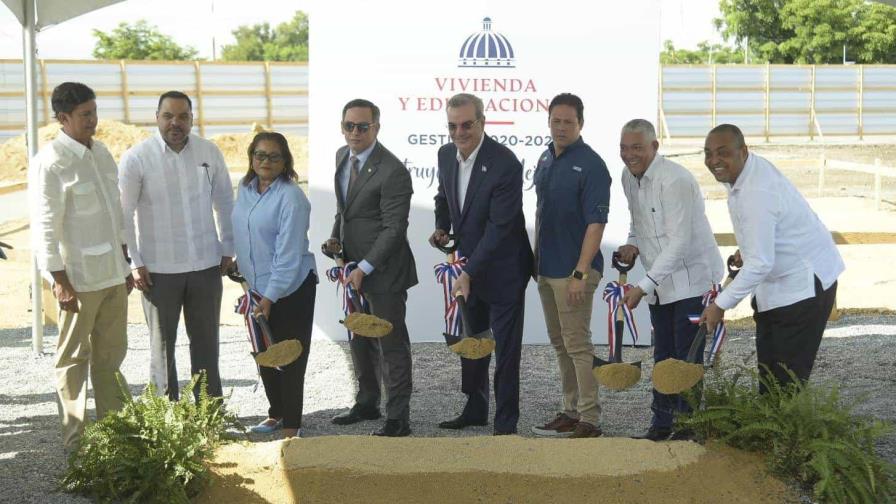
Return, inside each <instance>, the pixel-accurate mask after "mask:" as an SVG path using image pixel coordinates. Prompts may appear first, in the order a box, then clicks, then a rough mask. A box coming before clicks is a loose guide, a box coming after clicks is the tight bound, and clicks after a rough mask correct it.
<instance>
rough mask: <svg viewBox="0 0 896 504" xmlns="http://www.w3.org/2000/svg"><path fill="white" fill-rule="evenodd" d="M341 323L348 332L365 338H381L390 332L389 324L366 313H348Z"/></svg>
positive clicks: (390, 326) (390, 325) (390, 324)
mask: <svg viewBox="0 0 896 504" xmlns="http://www.w3.org/2000/svg"><path fill="white" fill-rule="evenodd" d="M342 323H343V325H345V328H346V329H348V330H349V331H351V332H353V333H355V334H357V335H358V336H364V337H366V338H382V337H384V336H386V335H387V334H389V333H391V332H392V323H391V322H389V321H388V320H383V319H381V318H379V317H377V316H375V315H369V314H367V313H358V312H353V313H349V314H348V316H347V317H345V321H343V322H342Z"/></svg>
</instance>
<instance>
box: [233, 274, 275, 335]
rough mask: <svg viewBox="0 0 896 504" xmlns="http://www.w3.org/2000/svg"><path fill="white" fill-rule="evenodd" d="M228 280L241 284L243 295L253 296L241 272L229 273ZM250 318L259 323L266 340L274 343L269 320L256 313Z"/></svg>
mask: <svg viewBox="0 0 896 504" xmlns="http://www.w3.org/2000/svg"><path fill="white" fill-rule="evenodd" d="M227 278H229V279H231V280H233V281H234V282H236V283H238V284H240V287H242V288H243V294H245V295H247V296H251V294H249V282H247V281H246V277H244V276H243V275H242V274H240V272H239V271H237V269H236V268H234V269H232V270H230V271H228V272H227ZM249 316H250V317H252V318H253V319H255V321H256V322H258V327H260V328H261V332H262V334H263V335H264V338H265V340H267V341H270V342H271V343H273V342H274V337H273V336H272V335H271V325H270V324H268V318H267V317H265V316H264V315H262V314H258V315H255V314H254V313H252V314H249Z"/></svg>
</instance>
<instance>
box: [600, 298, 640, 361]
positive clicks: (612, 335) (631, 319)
mask: <svg viewBox="0 0 896 504" xmlns="http://www.w3.org/2000/svg"><path fill="white" fill-rule="evenodd" d="M631 288H632V286H631V285H629V284H625V285H620V284H619V282H616V281H611V282H608V283H607V286H606V288H604V294H603V298H604V301H606V302H607V308H608V309H607V341H608V343H609V347H610V360H611V361H612V360H613V356H614V355H615V350H616V349H615V348H614V347H615V345H616V323H615V322H616V311H617V310H619V309H620V308H621V309H622V314H623V318H624V320H625V325H626V326H628V332H629V334H631V335H632V341H633V342H634V343H637V342H638V328H637V327H636V326H635V316H634V314H632V310H631V309H630V308H629V307H628V306H626V305H625V304H624V303H622V296H623V295H624V294H625V293H626V292H628V290H629V289H631ZM623 331H625V329H623Z"/></svg>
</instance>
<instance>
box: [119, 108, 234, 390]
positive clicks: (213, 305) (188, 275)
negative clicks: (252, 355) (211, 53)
mask: <svg viewBox="0 0 896 504" xmlns="http://www.w3.org/2000/svg"><path fill="white" fill-rule="evenodd" d="M156 122H157V123H158V126H159V130H158V132H157V133H156V134H155V135H153V136H152V137H151V138H148V139H146V140H144V141H143V142H141V143H140V144H138V145H136V146H134V147H132V148H131V149H130V150H128V151H127V152H126V153H125V154H124V155H123V156H122V158H121V179H120V181H119V184H120V186H121V204H122V207H123V208H124V225H125V236H126V238H127V242H128V248H129V250H130V252H131V258H132V259H133V265H132V267H133V268H134V277H135V280H136V287H137V289H139V290H140V291H141V292H143V313H144V315H145V316H146V324H147V325H148V326H149V331H150V378H151V380H152V383H154V384H155V386H156V388H157V390H158V392H159V393H163V391H165V392H167V394H168V397H170V398H171V399H172V400H177V398H178V396H179V388H178V383H177V367H176V365H175V359H174V349H175V343H176V340H177V326H178V322H179V319H180V313H181V309H183V313H184V323H185V324H186V327H187V337H188V338H189V339H190V364H191V374H194V375H195V374H197V373H199V372H200V371H202V370H205V372H206V376H207V379H208V382H207V390H208V392H209V394H211V395H214V396H220V395H221V378H220V375H219V373H218V324H219V321H220V317H221V292H222V289H223V285H222V283H221V275H222V272H224V271H226V270H227V268H229V267H230V264H231V263H232V262H233V260H232V257H233V230H232V225H231V220H230V212H231V210H232V209H233V188H232V185H231V183H230V174H229V173H228V171H227V165H226V164H225V163H224V157H223V156H222V155H221V151H220V150H219V149H218V147H217V146H215V144H213V143H212V142H210V141H208V140H205V139H204V138H200V137H199V136H197V135H193V134H191V133H190V129H191V128H192V126H193V111H192V103H191V102H190V98H189V97H188V96H187V95H185V94H183V93H181V92H179V91H168V92H167V93H164V94H163V95H162V96H161V97H160V98H159V106H158V110H157V111H156ZM135 214H136V217H137V225H136V226H135V225H134V215H135ZM215 217H217V226H216V222H215V221H216V219H215ZM193 393H194V395H195V396H196V397H197V398H198V395H199V388H198V387H197V388H196V389H194V391H193Z"/></svg>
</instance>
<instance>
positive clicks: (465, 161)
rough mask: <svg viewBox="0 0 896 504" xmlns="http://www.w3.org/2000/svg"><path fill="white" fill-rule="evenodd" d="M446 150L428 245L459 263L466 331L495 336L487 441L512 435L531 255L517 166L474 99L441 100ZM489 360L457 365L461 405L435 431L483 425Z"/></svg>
mask: <svg viewBox="0 0 896 504" xmlns="http://www.w3.org/2000/svg"><path fill="white" fill-rule="evenodd" d="M448 133H449V135H450V136H451V140H452V142H453V143H450V144H447V145H444V146H442V147H441V148H440V149H439V190H438V193H437V194H436V196H435V214H436V230H435V232H434V233H433V234H432V236H431V237H430V243H431V244H433V245H437V244H440V245H444V244H446V243H447V242H448V232H449V231H452V232H453V233H454V235H455V238H456V240H457V244H458V253H459V256H461V257H466V258H467V263H466V265H465V266H464V268H463V270H464V271H463V273H462V274H461V275H460V277H458V279H457V281H456V283H455V293H461V294H463V296H464V298H465V299H466V300H467V307H468V313H469V318H470V319H471V320H469V322H470V327H471V330H473V331H474V332H477V333H478V332H480V331H483V330H485V329H487V328H491V329H492V332H493V333H494V336H495V343H496V348H495V358H496V364H495V403H496V411H495V420H494V433H495V435H501V434H513V433H515V432H516V430H517V421H518V420H519V414H520V413H519V397H520V394H519V388H520V387H519V383H520V380H519V377H520V351H521V349H522V339H523V307H524V302H525V294H526V284H527V283H528V281H529V278H530V276H531V275H532V263H533V261H532V248H531V247H530V245H529V237H528V235H527V234H526V221H525V217H524V216H523V176H522V175H523V174H522V172H523V167H522V165H521V164H520V162H519V161H518V160H517V158H516V156H514V155H513V153H512V152H511V151H510V149H508V148H507V147H504V146H503V145H501V144H499V143H497V142H495V141H494V140H492V139H491V138H490V137H489V136H488V135H486V134H485V115H484V114H483V106H482V100H480V99H479V98H478V97H476V96H473V95H471V94H465V93H462V94H458V95H455V96H453V97H452V98H451V99H450V100H449V101H448ZM490 361H491V356H488V357H486V358H483V359H477V360H469V359H464V358H461V373H462V374H461V390H462V391H463V393H465V394H466V395H467V403H466V405H465V406H464V409H463V411H462V412H461V413H460V415H458V416H457V417H456V418H453V419H451V420H447V421H444V422H442V423H440V424H439V427H441V428H443V429H462V428H464V427H466V426H468V425H486V424H487V423H488V398H489V384H488V382H489V379H488V369H489V363H490Z"/></svg>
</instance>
